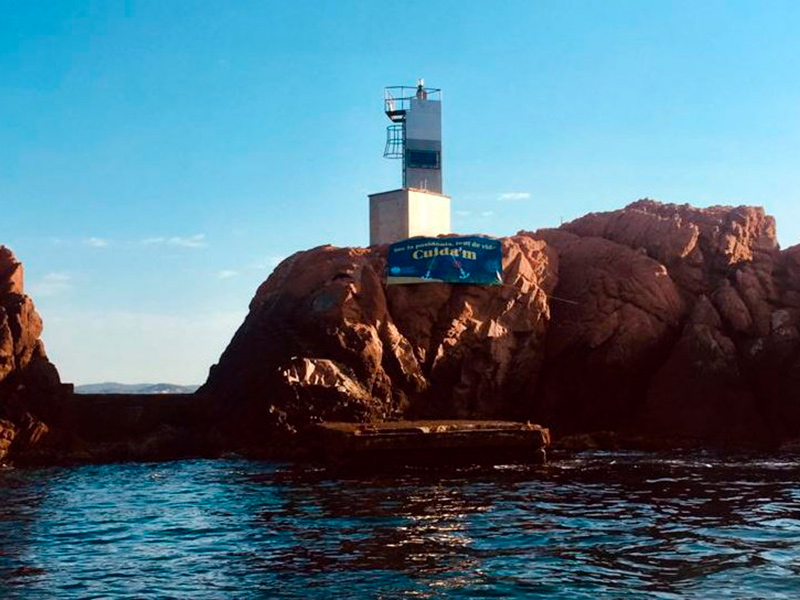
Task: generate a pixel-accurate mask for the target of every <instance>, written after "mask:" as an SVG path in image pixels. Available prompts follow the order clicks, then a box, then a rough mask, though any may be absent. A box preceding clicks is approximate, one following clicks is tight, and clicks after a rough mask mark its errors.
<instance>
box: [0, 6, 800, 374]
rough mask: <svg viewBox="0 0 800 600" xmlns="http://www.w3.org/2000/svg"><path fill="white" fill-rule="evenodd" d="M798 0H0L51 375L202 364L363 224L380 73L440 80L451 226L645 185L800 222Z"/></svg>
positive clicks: (545, 213)
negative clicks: (288, 271) (266, 289)
mask: <svg viewBox="0 0 800 600" xmlns="http://www.w3.org/2000/svg"><path fill="white" fill-rule="evenodd" d="M798 31H800V3H798V2H779V1H765V2H747V1H744V0H740V1H730V2H715V1H709V0H704V1H703V2H696V1H695V2H666V1H662V2H656V1H650V2H645V1H636V2H633V1H631V2H623V1H602V2H581V1H576V0H571V1H569V2H534V1H530V0H528V1H524V2H497V3H486V2H463V1H461V2H433V1H428V2H417V1H414V0H405V1H404V2H401V3H389V4H387V3H381V2H347V1H344V0H340V1H337V2H277V1H276V2H267V1H258V2H255V1H253V2H246V1H237V2H206V1H201V0H195V1H191V2H190V1H185V2H183V1H180V0H170V1H169V2H164V1H163V0H158V1H155V0H154V1H142V2H113V1H107V2H71V1H68V0H60V1H59V2H45V1H34V0H26V1H24V2H23V1H14V0H0V207H1V210H0V243H4V244H6V245H8V246H10V247H12V248H13V249H14V250H15V252H16V253H17V255H18V256H19V258H20V259H21V260H23V262H24V263H25V266H26V282H27V289H28V292H29V293H30V294H31V295H32V296H33V297H34V301H35V302H36V305H37V307H38V309H39V312H40V313H41V314H42V316H43V318H44V321H45V334H44V339H45V342H46V344H47V348H48V352H49V354H50V356H51V358H52V359H53V360H54V362H56V364H57V366H58V367H59V369H60V371H61V373H62V377H63V378H64V379H65V380H67V381H74V382H77V383H86V382H91V381H101V380H110V379H113V380H118V381H127V382H134V381H156V380H169V381H174V382H176V383H191V382H201V381H203V380H204V379H205V376H206V374H207V370H208V367H209V366H210V365H211V364H212V363H213V362H214V361H215V359H216V358H217V357H218V356H219V354H220V352H221V351H222V350H223V349H224V347H225V345H226V344H227V342H228V340H229V339H230V337H231V336H232V334H233V332H234V331H235V329H236V327H237V326H238V324H239V323H240V322H241V320H242V318H243V317H244V314H245V313H246V310H247V304H248V302H249V300H250V298H251V297H252V294H253V292H254V291H255V288H256V286H257V285H258V284H259V283H260V282H261V281H262V280H263V279H265V278H266V276H267V275H268V274H269V272H270V271H271V270H272V268H273V267H274V265H275V264H276V262H277V261H279V260H280V259H281V257H285V256H288V255H289V254H291V253H292V252H295V251H297V250H300V249H304V248H308V247H312V246H316V245H320V244H324V243H333V244H336V245H364V244H366V243H367V239H368V230H367V217H368V215H367V199H366V195H367V194H368V193H371V192H377V191H382V190H387V189H393V188H395V187H397V186H398V185H399V183H400V173H399V164H398V163H397V162H395V161H389V160H385V159H383V157H382V150H383V142H384V129H385V126H386V124H387V123H388V121H387V120H386V118H385V116H384V115H383V113H382V105H381V95H382V88H383V86H384V85H401V84H407V85H412V84H413V83H414V81H415V80H416V78H417V77H420V76H424V77H425V79H426V83H427V84H428V85H431V86H435V87H441V88H443V90H444V94H443V100H444V105H443V113H444V176H445V184H444V185H445V191H446V192H447V193H449V194H451V195H452V197H453V210H454V217H453V221H454V228H455V229H456V230H457V231H459V232H463V233H473V232H483V233H489V234H494V235H505V234H510V233H514V232H516V231H517V230H519V229H536V228H539V227H545V226H551V225H558V223H559V222H560V221H561V220H562V219H563V220H568V219H572V218H575V217H577V216H579V215H582V214H584V213H586V212H590V211H600V210H611V209H615V208H619V207H621V206H624V205H625V204H627V203H629V202H632V201H634V200H636V199H638V198H641V197H645V196H648V197H652V198H656V199H659V200H663V201H669V202H678V203H683V202H690V203H693V204H697V205H710V204H732V203H736V204H739V203H746V204H759V205H763V206H765V207H766V209H767V210H768V212H769V213H771V214H773V215H775V216H776V217H777V219H778V234H779V237H780V240H781V244H782V245H783V246H784V247H786V246H790V245H793V244H796V243H798V242H800V161H799V159H800V77H798V73H800V35H798V33H797V32H798Z"/></svg>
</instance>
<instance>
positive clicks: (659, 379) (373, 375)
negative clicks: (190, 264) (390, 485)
mask: <svg viewBox="0 0 800 600" xmlns="http://www.w3.org/2000/svg"><path fill="white" fill-rule="evenodd" d="M502 244H503V270H504V278H503V284H502V285H500V286H496V287H480V286H457V285H448V284H438V283H430V284H423V285H410V286H399V285H398V286H387V285H386V283H385V276H384V269H385V254H386V247H380V246H374V247H371V248H334V247H332V246H322V247H319V248H314V249H311V250H307V251H303V252H298V253H296V254H295V255H293V256H291V257H289V258H288V259H286V260H285V261H283V263H281V264H280V265H279V266H278V267H277V268H276V269H275V271H274V272H273V274H272V275H271V276H270V277H269V279H267V281H265V282H264V283H263V284H262V285H261V286H260V287H259V289H258V290H257V292H256V294H255V297H254V298H253V300H252V301H251V303H250V312H249V314H248V316H247V317H246V319H245V321H244V323H243V324H242V325H241V327H240V328H239V330H238V331H237V332H236V334H235V335H234V337H233V339H232V340H231V342H230V344H229V346H228V348H227V349H226V350H225V352H224V353H223V354H222V356H221V357H220V359H219V362H218V364H216V365H214V366H213V367H212V368H211V371H210V374H209V378H208V381H207V382H206V383H205V385H204V386H203V387H201V389H200V390H198V392H197V393H196V394H194V395H193V396H189V397H188V398H190V400H186V399H176V398H173V399H172V401H174V402H178V403H179V404H175V403H173V404H172V405H170V404H169V402H170V399H166V398H162V399H160V400H159V399H153V400H147V401H145V400H141V401H139V408H140V409H141V411H140V413H137V410H138V409H131V410H129V414H128V413H126V414H128V416H127V417H125V418H121V417H120V418H119V419H117V421H114V419H111V418H110V417H109V418H106V417H104V415H106V416H107V415H110V414H111V412H113V410H112V408H111V407H112V406H113V404H109V403H107V404H106V406H108V408H107V409H98V410H92V411H84V413H81V414H83V416H80V417H79V416H76V415H78V414H79V413H78V412H76V411H78V408H76V407H77V406H78V404H76V401H75V400H74V399H73V398H72V396H71V394H70V389H69V388H68V387H65V386H63V385H62V384H61V382H60V380H59V377H58V372H57V370H56V369H55V367H54V366H53V365H52V364H51V363H50V362H49V361H48V360H47V357H46V354H45V352H44V348H43V346H42V344H41V341H40V340H39V336H40V334H41V327H42V325H41V319H40V318H39V317H38V315H37V314H36V311H35V309H34V308H33V304H32V302H31V300H30V298H28V297H27V296H26V295H25V294H24V290H23V281H22V266H21V265H20V264H19V263H18V262H17V261H16V259H14V257H13V255H12V254H11V253H10V251H8V250H7V249H5V248H2V250H0V307H2V308H1V312H0V459H2V456H4V455H7V457H8V458H10V459H13V460H16V461H18V462H25V461H29V462H48V461H49V462H54V461H58V460H70V459H74V460H125V459H131V458H133V459H149V458H162V457H173V456H179V455H195V454H201V455H215V454H218V453H220V452H226V451H244V452H249V453H256V454H260V455H269V456H271V455H276V454H277V455H280V454H291V452H292V449H293V448H294V449H296V448H297V447H298V445H302V443H303V442H302V439H303V436H302V433H303V431H304V430H305V429H306V428H307V427H308V426H310V425H313V424H314V423H317V422H319V421H320V420H329V421H350V422H380V421H385V420H393V419H400V418H404V419H437V418H439V419H504V420H521V421H531V422H536V423H540V424H542V425H543V426H545V427H549V428H550V430H551V432H552V434H553V438H554V440H555V442H556V443H557V444H558V443H559V442H558V440H559V439H562V440H564V447H568V446H570V445H572V446H573V447H577V446H580V445H581V443H583V444H584V445H588V446H591V445H592V444H595V445H597V444H599V445H600V446H602V445H603V444H604V443H606V444H611V445H612V446H613V445H617V446H620V445H621V446H623V447H624V446H625V445H630V444H633V445H636V444H641V445H649V446H651V447H653V448H658V447H668V446H675V445H692V446H693V447H697V446H701V447H711V446H715V447H716V446H729V447H730V446H733V447H743V446H777V445H779V444H781V443H782V442H785V441H787V440H793V439H796V438H798V437H800V246H794V247H792V248H789V249H786V250H780V248H779V247H778V243H777V238H776V235H775V222H774V220H773V219H772V217H770V216H768V215H766V214H765V213H764V211H763V209H761V208H758V207H747V206H740V207H721V206H717V207H710V208H705V209H699V208H693V207H691V206H688V205H672V204H661V203H658V202H655V201H652V200H640V201H638V202H635V203H633V204H631V205H629V206H627V207H625V208H623V209H621V210H618V211H613V212H607V213H597V214H589V215H587V216H585V217H582V218H580V219H577V220H575V221H572V222H570V223H566V224H564V225H563V226H561V227H559V228H558V229H545V230H539V231H533V232H529V231H522V232H520V233H518V234H517V235H515V236H511V237H508V238H503V239H502ZM84 402H86V401H84ZM97 402H99V400H97ZM130 402H133V404H132V406H134V405H136V402H134V401H130ZM148 402H155V403H157V402H161V407H159V406H158V405H157V404H153V405H150V404H147V403H148ZM98 405H99V404H98ZM179 405H180V406H181V407H183V408H181V409H180V410H177V411H176V406H179ZM114 410H116V409H114ZM104 411H105V412H104ZM123 412H124V411H123ZM116 414H121V413H120V412H119V410H117V411H116ZM137 414H138V415H139V416H138V417H137V416H136V415H137ZM145 414H146V415H148V416H147V417H146V418H145V421H146V423H148V425H147V427H144V428H139V429H136V427H134V428H133V429H131V428H130V424H131V423H135V422H139V421H137V419H142V418H144V417H143V416H142V415H145ZM167 415H169V416H167ZM76 419H77V421H76ZM81 419H84V420H85V421H86V422H84V421H82V420H81ZM126 419H128V421H127V423H128V425H125V426H124V427H123V426H122V425H120V424H121V423H125V422H126ZM115 422H116V423H117V425H114V424H113V423H115ZM115 427H116V428H117V429H115ZM126 427H127V429H126ZM100 431H102V434H101V433H98V432H100ZM597 432H601V433H597ZM109 436H110V437H109ZM115 436H116V437H115ZM101 440H102V441H101ZM581 440H583V442H581ZM598 440H599V441H598ZM604 440H605V441H604ZM104 444H105V445H104ZM109 444H111V446H109ZM109 448H112V449H111V450H109ZM114 448H115V449H114Z"/></svg>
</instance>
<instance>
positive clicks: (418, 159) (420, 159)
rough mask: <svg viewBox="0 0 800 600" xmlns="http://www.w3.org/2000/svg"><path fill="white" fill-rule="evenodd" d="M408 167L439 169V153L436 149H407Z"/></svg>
mask: <svg viewBox="0 0 800 600" xmlns="http://www.w3.org/2000/svg"><path fill="white" fill-rule="evenodd" d="M406 167H410V168H412V169H438V168H439V153H438V152H437V151H436V150H406Z"/></svg>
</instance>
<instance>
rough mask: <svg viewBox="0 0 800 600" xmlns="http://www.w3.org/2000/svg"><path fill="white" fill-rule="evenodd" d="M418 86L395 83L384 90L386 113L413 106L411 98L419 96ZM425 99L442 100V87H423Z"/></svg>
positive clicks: (404, 109)
mask: <svg viewBox="0 0 800 600" xmlns="http://www.w3.org/2000/svg"><path fill="white" fill-rule="evenodd" d="M418 90H419V88H418V87H412V86H408V85H393V86H389V87H386V88H384V90H383V110H384V111H385V112H386V114H387V115H388V114H394V113H398V112H401V111H406V110H408V109H409V108H411V100H413V99H414V98H416V97H417V91H418ZM422 93H423V94H424V96H425V99H427V100H432V101H435V102H441V100H442V90H441V89H440V88H422Z"/></svg>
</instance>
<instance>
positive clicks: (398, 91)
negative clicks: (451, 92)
mask: <svg viewBox="0 0 800 600" xmlns="http://www.w3.org/2000/svg"><path fill="white" fill-rule="evenodd" d="M383 103H384V112H385V113H386V116H387V117H389V120H390V121H391V122H392V123H391V125H389V126H388V127H387V128H386V148H385V149H384V152H383V155H384V157H386V158H394V159H401V160H402V165H403V187H402V188H400V189H397V190H392V191H389V192H381V193H379V194H371V195H370V196H369V238H370V244H371V245H372V244H390V243H392V242H397V241H400V240H404V239H407V238H410V237H415V236H420V235H422V236H437V235H439V234H443V233H450V197H449V196H445V195H444V194H443V193H442V92H441V90H439V89H436V88H426V87H425V82H424V81H423V80H422V79H420V80H418V82H417V86H416V87H407V86H393V87H387V88H386V89H385V90H384V98H383Z"/></svg>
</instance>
